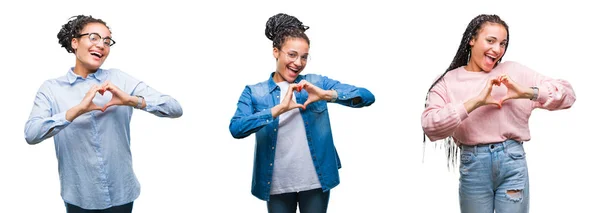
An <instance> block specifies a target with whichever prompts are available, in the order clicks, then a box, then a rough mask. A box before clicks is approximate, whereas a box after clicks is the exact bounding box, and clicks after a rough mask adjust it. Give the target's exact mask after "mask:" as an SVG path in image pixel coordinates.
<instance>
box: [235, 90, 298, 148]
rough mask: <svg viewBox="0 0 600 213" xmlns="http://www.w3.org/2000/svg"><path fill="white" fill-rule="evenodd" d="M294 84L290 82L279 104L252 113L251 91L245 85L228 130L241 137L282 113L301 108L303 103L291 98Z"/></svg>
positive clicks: (260, 127) (270, 121) (255, 130)
mask: <svg viewBox="0 0 600 213" xmlns="http://www.w3.org/2000/svg"><path fill="white" fill-rule="evenodd" d="M295 88H297V86H296V84H291V85H290V86H289V87H288V90H287V92H286V95H285V97H284V99H283V100H282V102H281V104H278V105H276V106H274V107H272V108H270V109H263V111H260V112H257V113H254V106H253V105H252V91H250V87H248V86H246V88H244V92H242V95H241V96H240V99H239V100H238V104H237V110H236V111H235V114H234V115H233V118H231V121H230V123H229V132H230V133H231V135H232V136H233V137H234V138H237V139H241V138H245V137H247V136H249V135H250V134H252V133H255V132H257V131H258V130H260V129H262V128H263V127H264V126H266V125H267V124H270V123H272V122H273V121H274V120H275V118H277V117H278V116H279V115H281V114H282V113H285V112H287V111H289V110H291V109H295V108H302V107H303V105H301V104H297V103H295V101H294V99H293V98H292V97H293V96H292V95H293V92H294V89H295Z"/></svg>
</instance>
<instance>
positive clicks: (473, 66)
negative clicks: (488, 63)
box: [465, 59, 482, 72]
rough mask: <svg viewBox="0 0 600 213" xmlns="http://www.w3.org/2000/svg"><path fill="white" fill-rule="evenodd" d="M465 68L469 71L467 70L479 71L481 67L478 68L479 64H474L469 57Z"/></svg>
mask: <svg viewBox="0 0 600 213" xmlns="http://www.w3.org/2000/svg"><path fill="white" fill-rule="evenodd" d="M465 70H467V71H469V72H481V71H482V70H481V68H479V66H477V64H475V62H474V61H473V60H470V59H469V63H467V65H466V66H465Z"/></svg>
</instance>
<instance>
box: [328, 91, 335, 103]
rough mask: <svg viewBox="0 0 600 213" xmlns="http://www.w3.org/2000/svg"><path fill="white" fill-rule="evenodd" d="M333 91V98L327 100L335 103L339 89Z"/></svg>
mask: <svg viewBox="0 0 600 213" xmlns="http://www.w3.org/2000/svg"><path fill="white" fill-rule="evenodd" d="M331 91H333V95H332V97H331V100H329V101H327V102H331V103H333V102H335V101H336V100H337V98H338V94H337V91H335V90H331Z"/></svg>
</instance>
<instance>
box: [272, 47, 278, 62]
mask: <svg viewBox="0 0 600 213" xmlns="http://www.w3.org/2000/svg"><path fill="white" fill-rule="evenodd" d="M273 57H274V58H275V60H277V59H278V58H277V57H279V49H277V47H273Z"/></svg>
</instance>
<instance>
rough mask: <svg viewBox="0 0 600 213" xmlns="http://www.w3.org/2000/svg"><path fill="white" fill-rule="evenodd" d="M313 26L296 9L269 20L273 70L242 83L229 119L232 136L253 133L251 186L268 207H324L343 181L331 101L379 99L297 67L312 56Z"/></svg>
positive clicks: (289, 209) (354, 102)
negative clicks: (250, 82) (292, 13)
mask: <svg viewBox="0 0 600 213" xmlns="http://www.w3.org/2000/svg"><path fill="white" fill-rule="evenodd" d="M307 29H308V27H307V26H304V25H303V24H302V22H300V21H299V20H298V19H297V18H296V17H294V16H290V15H287V14H282V13H280V14H277V15H274V16H272V17H271V18H269V20H268V21H267V23H266V30H265V34H266V36H267V38H269V39H270V40H272V41H273V56H274V57H275V60H276V62H277V68H276V71H275V72H273V73H271V75H270V77H269V79H268V80H266V81H264V82H260V83H258V84H254V85H248V86H246V87H245V89H244V91H243V93H242V95H241V97H240V99H239V101H238V104H237V110H236V112H235V115H234V116H233V118H232V119H231V123H230V125H229V130H230V132H231V135H232V136H233V137H234V138H245V137H247V136H249V135H250V134H252V133H256V150H255V159H254V171H253V176H252V194H253V195H254V196H256V197H257V198H259V199H261V200H265V201H267V209H268V211H269V212H277V213H279V212H296V207H297V206H299V207H300V211H301V212H311V213H319V212H326V211H327V204H328V202H329V192H330V190H331V189H332V188H333V187H335V186H337V185H338V184H339V182H340V181H339V175H338V169H339V168H341V164H340V160H339V158H338V155H337V151H336V149H335V146H334V145H333V137H332V134H331V127H330V125H329V115H328V112H327V102H331V103H338V104H342V105H345V106H349V107H355V108H359V107H364V106H369V105H371V104H373V102H375V97H374V96H373V94H372V93H371V92H369V91H368V90H367V89H364V88H360V87H355V86H352V85H348V84H342V83H340V82H338V81H336V80H333V79H330V78H328V77H325V76H321V75H315V74H307V75H300V72H302V70H303V69H304V67H305V66H306V64H307V61H308V58H309V57H308V50H309V45H310V40H309V39H308V37H307V36H306V34H305V33H304V32H305V31H306V30H307Z"/></svg>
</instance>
